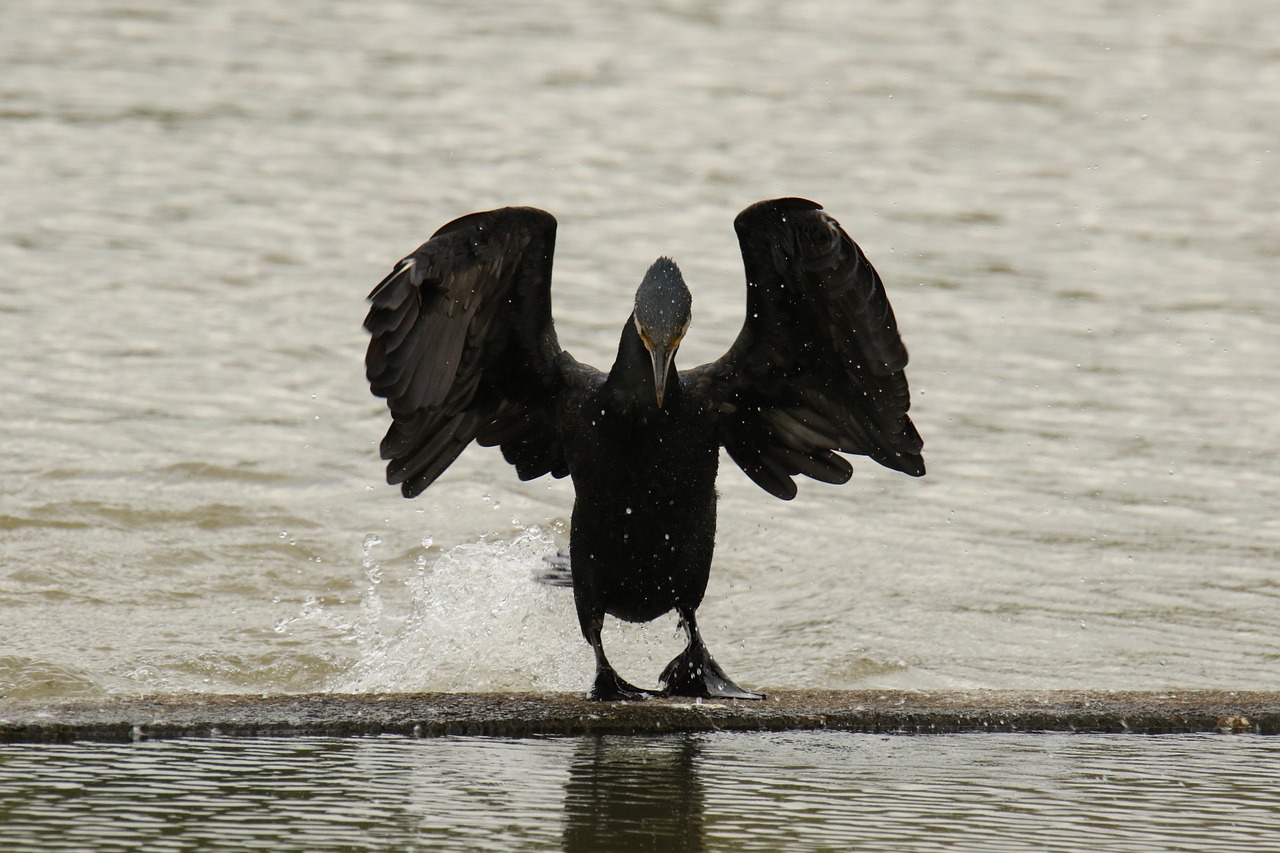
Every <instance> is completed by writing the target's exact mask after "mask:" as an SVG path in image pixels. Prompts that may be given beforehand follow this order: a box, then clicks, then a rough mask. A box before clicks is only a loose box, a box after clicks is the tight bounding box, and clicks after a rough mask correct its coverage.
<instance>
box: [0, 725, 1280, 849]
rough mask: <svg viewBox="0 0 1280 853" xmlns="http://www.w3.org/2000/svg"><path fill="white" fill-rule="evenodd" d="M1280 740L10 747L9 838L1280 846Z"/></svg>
mask: <svg viewBox="0 0 1280 853" xmlns="http://www.w3.org/2000/svg"><path fill="white" fill-rule="evenodd" d="M1278 773H1280V741H1277V740H1276V739H1274V738H1266V737H1258V736H1242V737H1226V738H1224V737H1219V736H1217V735H1203V736H1197V737H1141V736H1134V735H1110V736H1106V735H1063V734H1056V735H1041V736H1027V735H986V734H983V735H952V736H947V737H934V736H919V737H894V736H889V737H881V736H875V735H859V734H850V733H840V732H827V733H812V732H810V733H790V734H734V733H716V734H706V735H690V736H668V737H600V738H582V739H576V740H574V739H563V738H559V739H557V738H547V739H537V740H528V741H515V742H513V741H506V740H501V739H483V738H481V739H468V738H446V739H443V740H439V741H428V742H424V741H414V740H411V739H407V738H376V739H363V740H325V739H310V738H304V739H296V740H256V741H255V740H248V741H229V742H220V741H216V740H215V741H169V742H161V743H149V744H136V745H132V744H129V745H106V744H95V745H92V746H71V747H67V746H56V747H41V748H40V749H31V748H27V749H20V748H15V747H5V746H0V826H2V827H3V831H4V834H5V839H6V841H7V842H8V843H7V844H6V850H10V851H14V853H20V851H22V852H24V851H37V850H38V851H54V850H59V851H60V850H68V851H71V850H76V851H79V850H87V849H92V850H130V849H136V850H147V851H152V850H196V849H198V850H271V851H282V850H290V851H291V850H301V851H313V850H392V849H394V850H495V851H506V850H556V849H562V850H568V851H600V850H655V851H658V850H661V851H668V850H681V851H701V850H707V851H711V850H725V851H739V850H750V851H755V850H759V851H776V850H913V851H928V850H983V851H989V850H1010V851H1024V850H1063V851H1068V850H1069V851H1077V850H1081V849H1098V850H1108V851H1113V850H1114V851H1150V850H1185V851H1195V853H1200V851H1204V850H1247V849H1251V848H1252V849H1274V848H1275V827H1276V824H1277V821H1280V804H1278V803H1277V800H1276V796H1275V779H1276V775H1277V774H1278Z"/></svg>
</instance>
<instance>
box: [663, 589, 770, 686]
mask: <svg viewBox="0 0 1280 853" xmlns="http://www.w3.org/2000/svg"><path fill="white" fill-rule="evenodd" d="M678 612H679V613H680V624H681V625H683V626H684V630H685V633H686V634H687V635H688V636H689V645H688V646H687V647H685V650H684V651H683V652H681V653H680V654H679V655H678V656H677V657H676V659H675V660H673V661H672V662H671V663H669V664H667V668H666V669H664V670H663V671H662V675H661V676H659V677H658V680H659V681H660V682H661V683H662V693H663V695H665V696H697V697H702V698H707V699H712V698H714V699H763V698H764V694H763V693H753V692H752V691H750V690H743V689H742V688H741V687H739V686H738V685H736V684H734V683H733V681H732V679H730V678H729V676H727V675H725V674H724V670H723V669H721V668H720V664H718V663H716V662H715V658H713V657H711V652H709V651H708V650H707V646H706V644H705V643H703V642H702V635H701V634H700V633H698V623H697V621H696V620H695V619H694V617H693V611H692V610H688V611H686V610H684V609H679V610H678Z"/></svg>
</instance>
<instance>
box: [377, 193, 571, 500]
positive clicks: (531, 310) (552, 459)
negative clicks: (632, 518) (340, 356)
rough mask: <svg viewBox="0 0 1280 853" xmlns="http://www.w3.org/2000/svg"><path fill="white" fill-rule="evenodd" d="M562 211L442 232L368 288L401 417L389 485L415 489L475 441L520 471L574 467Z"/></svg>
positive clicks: (481, 219)
mask: <svg viewBox="0 0 1280 853" xmlns="http://www.w3.org/2000/svg"><path fill="white" fill-rule="evenodd" d="M555 235H556V220H555V218H554V217H553V216H551V214H549V213H547V212H545V211H542V210H537V209H535V208H530V207H507V208H502V209H500V210H492V211H487V212H484V213H473V214H470V215H468V216H464V217H462V218H460V219H456V220H454V221H453V222H450V223H449V224H448V225H445V226H444V227H443V228H441V229H440V230H439V231H437V232H436V233H435V234H434V235H433V236H432V237H431V239H430V240H428V241H427V242H426V243H423V244H422V246H420V247H419V248H418V250H417V251H415V252H414V253H413V254H411V255H409V256H408V257H406V258H404V259H403V260H401V261H400V262H399V263H398V264H396V266H395V268H394V269H393V270H392V271H391V274H390V275H388V276H387V277H386V278H385V279H383V281H382V282H381V283H380V284H379V285H378V286H377V287H375V288H374V289H373V292H372V293H371V294H369V301H370V302H371V303H372V306H371V307H370V309H369V314H368V316H367V317H366V318H365V321H364V326H365V328H366V329H367V330H368V331H369V332H370V333H371V334H372V338H371V339H370V341H369V348H368V351H367V353H366V354H365V368H366V374H367V376H368V379H369V385H370V387H371V389H372V390H373V393H374V394H376V395H377V396H379V397H385V398H386V400H387V407H388V408H389V409H390V410H391V418H392V424H391V428H390V430H388V432H387V435H386V437H385V438H384V439H383V440H382V445H381V453H382V458H383V459H386V460H389V462H388V464H387V482H388V483H392V484H399V485H400V488H401V491H402V492H403V493H404V495H405V497H414V496H415V495H417V494H418V493H420V492H421V491H422V490H423V489H425V488H426V487H427V486H429V485H431V483H432V482H434V481H435V479H436V478H437V477H439V476H440V474H442V473H443V472H444V470H445V469H446V468H448V467H449V465H450V464H451V463H452V462H453V460H454V459H456V458H457V457H458V455H459V454H460V453H461V452H462V450H463V449H464V448H465V447H466V446H467V445H468V444H470V443H471V441H472V440H473V439H479V441H480V443H481V444H485V445H495V444H500V445H502V451H503V455H504V456H505V457H506V459H507V461H508V462H510V463H511V464H513V465H515V466H516V470H517V473H518V474H519V476H520V477H521V479H531V478H533V477H537V476H541V475H542V474H548V473H550V474H553V475H555V476H557V477H563V476H565V475H566V474H568V466H567V465H566V464H565V460H564V451H563V449H562V448H561V446H560V443H559V439H558V437H557V435H556V430H555V427H554V423H553V417H554V400H555V395H556V393H557V392H558V390H559V388H560V385H561V383H562V381H563V380H562V377H561V375H560V368H559V366H558V365H559V364H560V363H562V362H563V360H562V359H559V358H558V356H560V354H561V350H560V344H559V343H558V341H557V339H556V333H555V327H554V326H553V324H552V321H551V261H552V255H553V253H554V250H555Z"/></svg>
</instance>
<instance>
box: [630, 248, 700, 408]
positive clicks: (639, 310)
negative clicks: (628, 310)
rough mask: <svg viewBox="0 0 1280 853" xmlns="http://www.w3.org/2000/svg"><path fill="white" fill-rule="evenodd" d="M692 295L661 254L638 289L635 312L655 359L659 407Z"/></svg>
mask: <svg viewBox="0 0 1280 853" xmlns="http://www.w3.org/2000/svg"><path fill="white" fill-rule="evenodd" d="M692 305H693V297H691V296H690V295H689V288H688V287H686V286H685V283H684V277H683V276H681V275H680V268H679V267H677V266H676V264H675V261H673V260H671V259H670V258H658V260H656V261H654V262H653V266H651V267H649V271H648V272H646V273H645V274H644V281H642V282H640V288H639V289H638V290H637V291H636V304H635V310H634V312H633V316H634V318H635V324H636V331H637V332H638V333H639V334H640V340H641V341H643V342H644V347H645V349H647V350H648V351H649V357H650V358H651V359H653V384H654V389H655V390H656V392H657V395H658V408H662V398H663V397H664V395H665V394H666V389H667V373H668V372H669V371H670V369H671V361H672V359H674V358H675V355H676V350H678V349H679V348H680V341H681V339H682V338H684V333H685V332H686V331H688V330H689V318H690V308H691V306H692Z"/></svg>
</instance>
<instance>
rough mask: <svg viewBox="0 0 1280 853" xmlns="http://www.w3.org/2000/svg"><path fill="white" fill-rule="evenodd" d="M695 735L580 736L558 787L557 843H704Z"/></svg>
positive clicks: (655, 846) (586, 847)
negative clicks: (560, 823) (560, 827)
mask: <svg viewBox="0 0 1280 853" xmlns="http://www.w3.org/2000/svg"><path fill="white" fill-rule="evenodd" d="M701 751H702V741H701V740H699V739H698V738H695V737H671V738H667V739H663V740H651V739H648V738H636V739H632V738H625V737H598V738H584V739H583V740H582V741H581V742H579V743H578V745H577V747H576V748H575V749H574V751H573V758H572V760H571V762H570V764H569V780H568V781H567V782H566V783H565V790H564V849H565V850H571V851H583V852H584V853H585V851H597V850H611V849H626V850H690V851H699V850H704V849H706V844H705V840H704V838H703V831H702V827H703V817H704V810H705V803H704V801H703V795H702V779H701V777H700V775H699V773H698V771H697V765H698V759H699V757H700V753H701Z"/></svg>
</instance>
